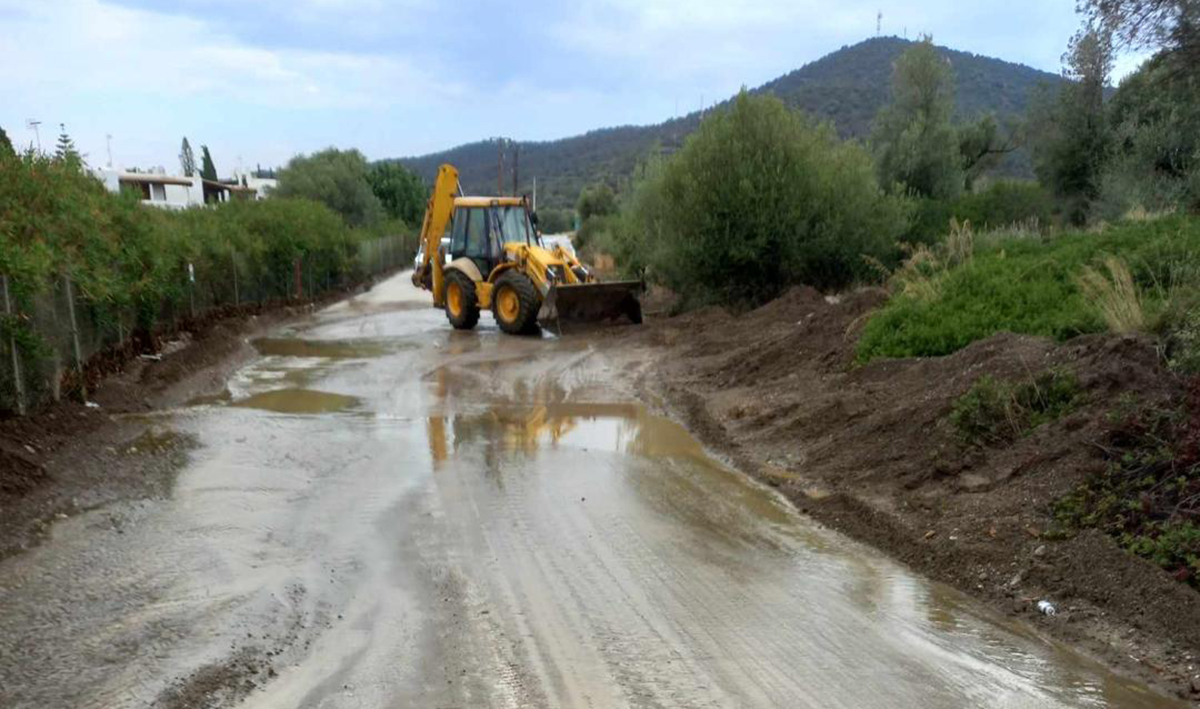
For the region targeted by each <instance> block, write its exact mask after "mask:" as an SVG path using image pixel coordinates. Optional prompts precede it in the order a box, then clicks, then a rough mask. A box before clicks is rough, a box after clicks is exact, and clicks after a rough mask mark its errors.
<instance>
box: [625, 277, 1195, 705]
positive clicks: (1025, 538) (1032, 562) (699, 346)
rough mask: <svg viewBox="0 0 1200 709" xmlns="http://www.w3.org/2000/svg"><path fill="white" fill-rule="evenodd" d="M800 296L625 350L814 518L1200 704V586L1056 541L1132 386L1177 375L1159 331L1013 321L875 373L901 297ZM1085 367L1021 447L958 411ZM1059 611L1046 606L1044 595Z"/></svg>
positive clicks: (647, 335)
mask: <svg viewBox="0 0 1200 709" xmlns="http://www.w3.org/2000/svg"><path fill="white" fill-rule="evenodd" d="M884 298H885V295H884V294H883V293H882V292H879V291H874V290H867V291H861V292H857V293H854V294H849V295H847V296H844V297H842V298H825V297H823V296H821V295H820V294H818V293H816V292H815V291H811V290H804V289H797V290H794V291H792V292H790V293H789V294H787V295H785V296H784V297H782V298H780V299H779V300H777V301H774V302H772V303H770V304H768V305H766V306H764V307H762V308H760V309H758V310H756V311H753V312H751V313H749V314H746V315H743V316H740V317H734V316H731V315H729V314H728V313H726V312H724V311H721V310H719V309H706V310H703V311H698V312H693V313H690V314H688V315H684V316H680V317H677V318H665V319H659V320H657V321H652V322H651V323H650V324H649V325H647V326H646V327H645V328H642V329H640V330H634V329H632V328H629V329H625V330H622V331H621V336H620V337H617V338H615V340H614V341H613V343H612V345H611V347H612V349H614V350H619V351H620V352H621V355H620V356H621V357H624V358H625V359H626V361H627V362H629V363H630V365H629V366H630V367H631V369H635V370H636V371H638V372H640V385H641V387H642V389H643V391H644V392H645V393H646V395H647V398H649V399H651V400H658V401H660V402H662V404H663V405H664V406H665V408H667V409H668V410H670V411H672V412H673V413H674V414H675V415H676V416H677V417H678V418H680V419H682V420H683V421H685V422H686V423H687V425H688V426H689V427H690V428H691V429H692V430H693V431H694V432H695V433H696V434H697V435H698V436H699V437H700V438H701V439H702V440H703V441H704V442H705V443H706V444H707V445H709V446H711V447H712V448H714V449H715V450H716V451H717V452H719V453H721V454H724V455H726V456H728V458H729V459H730V460H731V461H732V462H733V463H735V464H736V465H737V466H738V467H739V468H741V469H742V470H743V471H745V472H747V473H749V474H751V475H753V476H755V477H757V478H759V479H761V480H763V481H766V482H768V483H769V484H771V485H773V486H775V487H777V488H779V489H780V491H782V492H783V493H784V494H785V495H786V496H787V497H788V498H790V499H791V500H792V501H793V502H794V503H795V505H796V506H797V507H798V508H799V509H800V510H802V511H803V512H805V513H806V514H808V515H810V516H812V517H814V518H816V519H817V520H819V521H821V522H822V523H824V524H826V525H828V526H830V527H832V528H834V529H837V530H839V531H842V532H844V533H846V534H848V535H850V536H852V537H854V538H857V539H859V540H861V541H865V542H868V543H869V544H871V545H873V546H875V547H877V548H879V549H881V550H884V551H886V552H887V553H889V554H890V555H892V556H894V557H895V558H897V559H899V560H901V561H903V562H904V563H906V564H907V565H909V566H910V567H912V568H913V569H916V570H918V571H919V572H921V573H923V574H926V575H928V576H930V577H932V578H934V579H936V580H939V581H943V582H946V583H949V584H951V585H953V586H955V587H956V588H958V589H960V590H962V591H964V592H966V593H968V594H970V595H972V596H974V597H975V598H977V599H981V600H983V601H985V602H986V603H988V604H990V605H991V606H993V607H994V608H996V609H998V610H999V611H1001V612H1004V613H1006V614H1009V615H1011V616H1016V617H1020V618H1022V619H1024V620H1025V621H1027V622H1029V623H1030V624H1032V625H1033V626H1034V627H1035V628H1037V629H1038V630H1039V631H1040V632H1044V633H1046V634H1047V635H1048V636H1051V637H1055V638H1058V639H1061V640H1064V641H1067V642H1069V643H1071V644H1073V645H1075V646H1076V647H1079V648H1081V649H1082V650H1083V651H1084V652H1086V653H1088V654H1090V655H1092V656H1093V657H1095V658H1097V659H1099V660H1101V661H1102V662H1104V663H1106V664H1108V665H1109V666H1111V667H1113V668H1114V669H1116V670H1118V671H1119V672H1121V673H1123V674H1126V675H1128V676H1131V677H1136V678H1138V679H1140V680H1143V681H1145V682H1147V683H1149V684H1151V685H1152V686H1155V687H1156V688H1157V689H1159V690H1161V691H1164V692H1165V693H1170V694H1174V695H1177V696H1180V697H1185V698H1188V699H1191V700H1193V701H1195V700H1197V699H1198V698H1200V667H1198V665H1200V594H1198V593H1196V592H1195V591H1194V590H1192V589H1191V588H1189V587H1188V586H1186V585H1184V584H1181V583H1177V582H1176V581H1174V580H1173V579H1172V578H1170V576H1169V575H1168V574H1166V573H1165V572H1163V571H1162V570H1161V569H1159V568H1157V567H1155V566H1153V565H1151V564H1149V563H1147V562H1145V561H1142V560H1140V559H1138V558H1136V557H1134V556H1132V555H1130V554H1127V553H1125V552H1124V551H1123V550H1121V549H1120V548H1119V547H1118V546H1117V544H1116V543H1115V542H1114V541H1113V540H1112V539H1110V538H1108V537H1106V536H1104V535H1102V534H1100V533H1096V532H1087V533H1083V534H1080V535H1078V536H1075V537H1073V538H1070V539H1051V538H1049V537H1048V536H1047V534H1046V532H1047V531H1048V530H1049V529H1051V528H1052V521H1053V520H1052V513H1051V504H1052V502H1053V501H1054V500H1055V499H1057V498H1059V497H1060V496H1062V495H1063V494H1065V493H1067V492H1068V491H1070V490H1072V489H1074V488H1075V487H1076V486H1077V485H1078V484H1079V483H1080V482H1081V481H1082V480H1083V479H1084V478H1085V476H1086V475H1087V474H1088V473H1089V472H1090V471H1093V470H1095V469H1097V467H1098V466H1102V465H1104V463H1103V461H1102V460H1101V459H1100V457H1099V456H1098V454H1097V451H1096V449H1095V448H1094V447H1093V446H1092V443H1093V442H1094V441H1096V440H1097V439H1098V438H1099V437H1100V435H1101V432H1102V428H1103V426H1104V423H1105V421H1106V417H1107V415H1108V414H1109V413H1110V412H1111V411H1112V408H1113V406H1114V405H1115V403H1116V402H1117V401H1118V400H1119V399H1120V398H1121V397H1133V398H1135V399H1136V400H1138V401H1146V402H1153V401H1161V400H1165V399H1166V398H1167V397H1169V396H1170V395H1171V393H1172V391H1171V389H1172V387H1177V386H1178V384H1177V383H1174V382H1173V380H1172V378H1171V377H1170V376H1169V375H1168V374H1167V373H1166V372H1165V371H1164V369H1163V368H1162V366H1161V364H1160V362H1159V357H1158V355H1157V353H1156V352H1155V350H1154V347H1153V344H1152V343H1150V342H1148V341H1145V340H1142V339H1138V338H1135V337H1111V336H1092V337H1082V338H1078V339H1076V340H1073V341H1071V342H1068V343H1065V344H1061V345H1059V344H1056V343H1054V342H1051V341H1048V340H1044V339H1039V338H1031V337H1022V336H1016V335H1010V334H1001V335H997V336H994V337H992V338H990V339H987V340H985V341H982V342H977V343H975V344H974V345H972V346H970V347H968V348H966V349H965V350H962V351H960V352H958V353H956V354H954V355H951V356H948V357H943V358H934V359H913V360H892V361H879V362H874V363H872V364H870V365H867V366H863V367H858V366H855V365H854V363H853V358H854V345H855V342H856V340H857V336H858V331H859V329H860V328H861V326H862V324H863V322H864V320H865V318H866V316H867V315H868V314H869V313H870V312H871V311H872V310H873V309H874V308H876V307H878V306H879V305H880V304H881V303H882V302H883V300H884ZM1051 368H1067V369H1069V370H1070V371H1072V372H1074V373H1075V375H1076V376H1077V377H1078V381H1079V384H1080V386H1081V389H1082V392H1083V404H1082V405H1081V406H1080V407H1079V408H1078V409H1076V410H1075V411H1074V412H1073V413H1071V414H1070V415H1068V416H1066V417H1064V418H1062V419H1060V420H1058V421H1056V422H1053V423H1050V424H1046V425H1044V426H1042V427H1041V428H1039V429H1037V430H1035V431H1034V432H1033V433H1032V434H1030V435H1028V436H1025V437H1023V438H1020V439H1018V440H1017V441H1016V442H1015V443H1013V444H1011V445H1007V446H998V447H987V448H978V447H973V446H969V445H966V444H964V443H962V442H961V441H960V440H959V437H958V436H957V435H956V433H955V431H954V430H953V429H952V426H951V425H950V424H949V422H948V415H949V413H950V411H951V407H952V405H953V402H954V401H955V400H956V399H957V398H958V397H960V396H961V395H962V394H964V393H965V392H966V391H967V390H968V389H969V388H970V387H971V385H972V384H973V383H974V382H975V381H976V380H977V379H978V378H979V377H981V376H983V375H991V376H992V377H995V378H997V379H1007V380H1019V379H1021V378H1022V377H1024V378H1026V379H1028V378H1029V377H1030V376H1031V374H1034V373H1038V372H1042V371H1045V370H1047V369H1051ZM1043 599H1044V600H1049V601H1051V602H1052V603H1053V604H1054V605H1055V607H1056V608H1057V610H1058V613H1057V614H1056V615H1055V616H1053V617H1047V616H1045V615H1043V614H1041V613H1039V612H1038V610H1037V603H1038V601H1040V600H1043Z"/></svg>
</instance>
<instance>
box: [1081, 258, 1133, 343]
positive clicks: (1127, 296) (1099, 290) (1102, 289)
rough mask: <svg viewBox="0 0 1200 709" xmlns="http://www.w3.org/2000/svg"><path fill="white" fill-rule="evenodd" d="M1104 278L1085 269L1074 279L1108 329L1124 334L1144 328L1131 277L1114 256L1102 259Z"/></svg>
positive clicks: (1098, 271)
mask: <svg viewBox="0 0 1200 709" xmlns="http://www.w3.org/2000/svg"><path fill="white" fill-rule="evenodd" d="M1104 269H1105V270H1106V271H1107V274H1106V273H1104V272H1103V271H1101V270H1100V269H1098V268H1095V267H1093V266H1085V267H1084V269H1083V271H1082V272H1081V273H1080V274H1079V275H1078V276H1076V278H1075V283H1076V284H1077V285H1078V286H1079V290H1080V291H1082V292H1083V297H1084V298H1086V299H1087V300H1088V301H1089V302H1090V303H1091V304H1092V305H1093V307H1095V308H1096V309H1097V310H1099V311H1100V314H1101V316H1102V317H1103V318H1104V322H1105V323H1107V324H1108V329H1109V330H1111V331H1112V332H1117V333H1125V332H1135V331H1137V330H1142V329H1144V328H1145V327H1146V312H1145V310H1144V309H1143V307H1142V297H1141V295H1140V294H1139V293H1138V288H1137V286H1136V285H1135V284H1134V282H1133V274H1131V273H1130V272H1129V267H1128V266H1127V265H1125V262H1124V261H1122V260H1121V259H1119V258H1117V257H1115V256H1109V257H1107V258H1105V259H1104Z"/></svg>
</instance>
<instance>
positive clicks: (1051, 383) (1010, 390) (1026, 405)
mask: <svg viewBox="0 0 1200 709" xmlns="http://www.w3.org/2000/svg"><path fill="white" fill-rule="evenodd" d="M1078 400H1079V382H1078V380H1076V378H1075V375H1074V374H1072V373H1070V372H1067V371H1064V370H1058V369H1054V370H1050V371H1047V372H1043V373H1041V374H1039V375H1038V376H1036V377H1034V378H1033V379H1031V380H1028V381H1024V382H1020V383H1012V382H1002V381H998V380H996V379H994V378H992V377H990V376H983V377H980V378H979V380H978V381H976V382H975V384H974V385H972V386H971V389H970V390H969V391H967V393H966V394H963V395H962V396H961V397H959V398H958V400H957V401H955V402H954V407H953V409H952V410H951V412H950V423H951V424H952V425H953V426H954V429H955V430H956V431H957V432H958V434H959V436H960V437H961V438H962V439H963V440H964V441H966V442H967V443H971V444H973V445H979V446H984V445H997V444H1004V443H1009V442H1011V441H1013V440H1016V439H1017V438H1020V437H1021V436H1023V435H1025V434H1026V433H1028V432H1029V431H1032V430H1034V429H1035V428H1037V427H1039V426H1041V425H1042V424H1045V423H1049V422H1051V421H1054V420H1057V419H1059V418H1061V417H1062V416H1064V415H1066V414H1067V413H1070V412H1071V410H1072V409H1074V408H1075V406H1076V404H1077V403H1078Z"/></svg>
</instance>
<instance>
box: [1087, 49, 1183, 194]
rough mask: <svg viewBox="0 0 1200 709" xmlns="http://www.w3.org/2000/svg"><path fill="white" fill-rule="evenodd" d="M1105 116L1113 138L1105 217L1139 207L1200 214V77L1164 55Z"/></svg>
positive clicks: (1130, 80)
mask: <svg viewBox="0 0 1200 709" xmlns="http://www.w3.org/2000/svg"><path fill="white" fill-rule="evenodd" d="M1106 110H1107V120H1108V125H1109V126H1110V130H1111V131H1112V134H1113V137H1112V155H1111V157H1110V159H1109V162H1108V163H1107V165H1106V167H1105V170H1104V177H1103V184H1102V185H1101V192H1102V195H1101V202H1102V206H1103V209H1104V210H1105V213H1104V214H1102V216H1104V217H1117V216H1120V215H1123V214H1125V213H1126V212H1127V211H1128V210H1129V209H1131V208H1133V207H1135V206H1140V207H1143V208H1145V209H1149V210H1152V211H1159V210H1169V209H1174V208H1182V209H1188V210H1200V75H1191V74H1186V73H1182V72H1179V71H1177V70H1175V68H1174V66H1173V60H1172V59H1171V58H1170V57H1169V56H1168V55H1166V54H1164V53H1160V54H1159V55H1158V56H1155V57H1154V58H1153V59H1151V60H1149V61H1147V62H1146V63H1145V64H1143V65H1142V67H1141V68H1140V69H1138V70H1137V71H1136V72H1134V73H1133V74H1131V75H1130V76H1128V77H1126V78H1125V80H1123V81H1122V82H1121V86H1120V88H1119V89H1118V90H1117V91H1116V93H1115V94H1114V95H1113V97H1112V98H1111V100H1110V101H1109V102H1108V106H1107V109H1106Z"/></svg>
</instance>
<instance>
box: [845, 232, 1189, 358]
mask: <svg viewBox="0 0 1200 709" xmlns="http://www.w3.org/2000/svg"><path fill="white" fill-rule="evenodd" d="M1106 254H1117V255H1120V257H1121V258H1122V259H1124V261H1125V262H1126V263H1128V264H1129V267H1130V270H1131V271H1132V272H1133V276H1134V280H1135V283H1136V285H1137V286H1138V288H1139V289H1140V290H1141V291H1142V292H1143V293H1144V295H1145V299H1144V303H1145V305H1146V307H1147V308H1148V309H1149V310H1150V311H1151V312H1150V314H1151V315H1152V316H1153V315H1154V314H1155V313H1156V312H1161V311H1162V310H1163V307H1164V303H1166V302H1167V301H1168V300H1170V299H1171V298H1172V297H1173V296H1172V293H1174V292H1178V291H1179V290H1180V289H1182V288H1185V287H1187V284H1188V281H1189V280H1190V279H1193V278H1197V276H1195V275H1191V274H1200V267H1195V268H1194V267H1191V266H1188V263H1187V262H1188V261H1189V260H1191V263H1192V264H1196V265H1197V266H1200V257H1197V255H1198V254H1200V219H1196V218H1190V217H1184V216H1174V217H1169V218H1164V219H1160V220H1156V221H1148V222H1130V223H1124V224H1120V225H1117V226H1114V227H1111V228H1109V229H1107V230H1105V231H1103V232H1101V233H1082V232H1077V233H1070V234H1064V235H1062V236H1058V237H1054V238H1050V239H1029V238H1024V239H1003V240H999V241H986V242H983V243H981V245H980V246H978V247H977V252H976V253H975V255H974V257H973V258H971V259H969V260H967V261H966V262H965V263H963V264H961V265H959V266H956V267H954V268H950V269H948V270H947V271H945V272H944V273H941V274H938V275H937V276H936V288H933V289H931V290H932V292H933V293H934V295H932V296H929V297H921V296H918V295H915V294H900V295H897V296H895V297H893V298H892V299H891V300H890V301H889V302H888V303H887V305H885V306H884V307H883V308H882V309H880V310H879V311H878V312H877V313H876V314H875V315H874V316H873V317H872V318H871V319H870V320H869V321H868V322H867V324H866V326H865V328H864V330H863V334H862V337H861V338H860V340H859V344H858V357H859V360H860V361H868V360H871V359H874V358H876V357H930V356H939V355H946V354H950V353H952V352H955V351H957V350H959V349H962V348H963V347H966V346H967V345H969V344H971V343H972V342H975V341H976V340H981V339H984V338H986V337H990V336H991V335H994V334H996V333H998V332H1006V331H1007V332H1015V333H1020V334H1027V335H1041V336H1045V337H1052V338H1055V339H1057V340H1066V339H1068V338H1070V337H1074V336H1076V335H1080V334H1084V333H1090V332H1102V331H1104V330H1105V323H1104V321H1103V319H1102V318H1101V317H1100V313H1099V311H1098V310H1097V309H1096V308H1095V307H1094V306H1093V305H1092V304H1091V303H1089V302H1088V301H1087V300H1086V299H1085V298H1084V297H1083V296H1082V294H1081V293H1080V291H1079V287H1078V284H1077V282H1076V279H1077V276H1078V274H1079V273H1080V272H1081V271H1082V269H1083V268H1084V267H1086V266H1089V265H1093V264H1095V263H1096V262H1097V261H1098V260H1099V259H1100V258H1101V257H1102V256H1103V255H1106ZM1196 285H1200V281H1198V282H1196Z"/></svg>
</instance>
